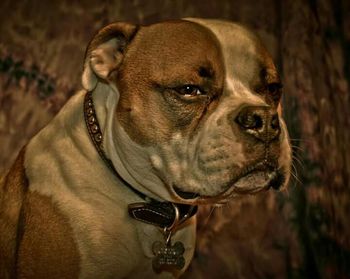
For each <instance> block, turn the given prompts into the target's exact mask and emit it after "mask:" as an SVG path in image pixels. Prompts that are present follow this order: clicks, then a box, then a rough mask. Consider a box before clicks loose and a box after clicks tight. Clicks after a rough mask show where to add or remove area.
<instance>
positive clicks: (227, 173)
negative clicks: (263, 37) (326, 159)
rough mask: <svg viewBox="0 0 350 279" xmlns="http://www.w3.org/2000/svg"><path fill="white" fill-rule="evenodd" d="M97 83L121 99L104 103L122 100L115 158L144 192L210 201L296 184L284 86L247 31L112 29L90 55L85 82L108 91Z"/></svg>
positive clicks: (176, 24)
mask: <svg viewBox="0 0 350 279" xmlns="http://www.w3.org/2000/svg"><path fill="white" fill-rule="evenodd" d="M98 84H102V85H104V86H107V87H109V88H112V89H113V90H110V91H111V92H112V93H110V95H112V96H114V97H112V100H113V101H111V99H110V98H106V99H105V100H107V101H106V102H109V103H111V102H112V103H114V105H110V104H109V103H106V104H105V105H106V106H107V107H108V106H110V110H109V112H108V114H109V117H110V119H111V121H109V122H108V121H106V123H110V124H109V125H106V128H105V132H104V134H106V136H105V138H106V143H105V149H106V151H107V155H108V156H109V157H110V159H111V160H112V161H113V163H114V165H115V167H116V168H117V170H118V171H119V172H120V173H121V175H122V176H123V178H124V179H126V180H127V181H128V182H129V183H130V184H131V185H133V186H134V187H135V188H137V189H139V190H141V191H144V192H146V193H148V194H150V195H151V196H152V195H153V197H156V198H160V199H165V200H171V201H175V202H183V203H205V202H220V200H221V201H222V200H226V199H227V198H229V197H230V196H232V195H235V194H247V193H257V192H260V191H262V190H266V189H269V188H270V187H273V188H276V189H278V188H280V187H282V186H284V185H286V184H287V182H288V179H289V172H290V163H291V162H290V161H291V155H290V153H291V152H290V146H289V140H288V133H287V130H286V126H285V124H284V122H283V120H282V115H281V104H280V102H281V94H282V92H281V87H282V86H281V82H280V79H279V76H278V73H277V71H276V68H275V66H274V64H273V61H272V59H271V57H270V55H269V54H268V52H267V51H266V49H265V48H264V46H263V45H262V44H261V42H260V40H259V39H258V38H257V37H256V36H255V35H254V34H252V33H251V32H250V31H248V30H247V29H246V28H243V27H242V26H240V25H237V24H234V23H230V22H225V21H218V20H202V19H188V20H178V21H169V22H163V23H157V24H153V25H149V26H142V27H136V26H133V25H129V24H125V23H116V24H112V25H109V26H107V27H105V28H104V29H102V30H101V31H100V32H99V33H98V34H97V35H96V36H95V38H94V39H93V40H92V42H91V43H90V45H89V47H88V50H87V55H86V62H85V68H84V74H83V85H84V87H85V88H86V89H88V90H95V91H96V92H94V94H101V93H98V92H99V91H101V90H98V88H99V85H98ZM101 88H102V87H101ZM104 88H106V87H104ZM102 91H103V90H102ZM108 100H109V101H108ZM110 130H111V131H110Z"/></svg>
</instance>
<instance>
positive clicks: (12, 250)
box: [0, 150, 79, 279]
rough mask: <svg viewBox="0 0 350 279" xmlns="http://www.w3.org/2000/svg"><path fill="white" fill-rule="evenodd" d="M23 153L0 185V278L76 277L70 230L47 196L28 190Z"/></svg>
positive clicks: (77, 255)
mask: <svg viewBox="0 0 350 279" xmlns="http://www.w3.org/2000/svg"><path fill="white" fill-rule="evenodd" d="M24 154H25V152H24V150H22V151H21V153H20V154H19V156H18V158H17V160H16V162H15V164H14V165H13V167H12V168H11V170H10V171H9V173H8V174H7V176H6V177H5V178H4V179H3V181H2V182H1V184H0V278H1V279H3V278H4V279H7V278H35V279H40V278H50V279H51V278H53V279H54V278H57V279H61V278H78V275H79V253H78V250H77V247H76V243H75V241H74V239H73V237H72V234H73V232H72V229H71V227H70V225H69V223H68V220H67V218H66V217H64V216H63V215H62V213H61V212H59V210H58V208H57V207H56V206H55V205H54V204H53V203H52V201H51V199H50V198H49V197H45V196H42V195H39V194H37V193H35V192H30V191H28V182H27V179H26V176H25V169H24V167H23V162H24Z"/></svg>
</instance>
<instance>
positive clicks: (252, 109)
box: [235, 106, 281, 142]
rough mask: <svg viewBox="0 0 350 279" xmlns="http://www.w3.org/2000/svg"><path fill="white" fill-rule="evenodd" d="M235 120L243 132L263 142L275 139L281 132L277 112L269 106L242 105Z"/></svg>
mask: <svg viewBox="0 0 350 279" xmlns="http://www.w3.org/2000/svg"><path fill="white" fill-rule="evenodd" d="M235 121H236V123H237V124H238V125H239V126H240V127H241V128H242V129H243V131H244V132H245V133H247V134H250V135H252V136H254V137H255V138H257V139H259V140H261V141H264V142H270V141H272V140H274V139H277V138H278V137H279V134H280V132H281V127H280V123H279V119H278V114H277V113H276V110H275V109H272V108H269V107H256V106H249V107H244V108H243V109H242V110H241V111H240V112H239V114H238V115H237V117H236V119H235Z"/></svg>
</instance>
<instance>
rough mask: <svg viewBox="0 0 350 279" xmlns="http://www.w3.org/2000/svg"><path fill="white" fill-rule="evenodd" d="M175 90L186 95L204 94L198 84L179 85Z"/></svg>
mask: <svg viewBox="0 0 350 279" xmlns="http://www.w3.org/2000/svg"><path fill="white" fill-rule="evenodd" d="M175 90H176V92H177V93H179V94H180V95H183V96H186V97H195V96H200V95H204V94H205V93H204V91H203V90H202V89H201V88H199V87H198V86H195V85H189V84H187V85H184V86H181V87H177V88H176V89H175Z"/></svg>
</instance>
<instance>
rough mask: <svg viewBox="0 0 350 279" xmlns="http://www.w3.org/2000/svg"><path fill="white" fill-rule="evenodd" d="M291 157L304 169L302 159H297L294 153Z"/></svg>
mask: <svg viewBox="0 0 350 279" xmlns="http://www.w3.org/2000/svg"><path fill="white" fill-rule="evenodd" d="M292 159H293V160H295V162H297V163H298V164H299V165H300V167H301V168H302V169H303V170H304V169H305V168H304V164H303V163H304V162H303V161H302V159H299V158H298V157H297V156H295V155H292Z"/></svg>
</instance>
